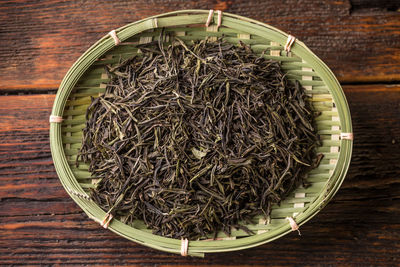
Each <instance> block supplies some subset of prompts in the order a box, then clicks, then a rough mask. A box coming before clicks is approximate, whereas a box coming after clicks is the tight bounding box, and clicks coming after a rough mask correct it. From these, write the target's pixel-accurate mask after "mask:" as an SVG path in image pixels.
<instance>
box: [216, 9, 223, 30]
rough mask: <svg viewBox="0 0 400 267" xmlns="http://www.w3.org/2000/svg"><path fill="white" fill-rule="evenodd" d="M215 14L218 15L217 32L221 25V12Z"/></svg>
mask: <svg viewBox="0 0 400 267" xmlns="http://www.w3.org/2000/svg"><path fill="white" fill-rule="evenodd" d="M217 14H218V24H217V30H218V28H219V27H220V26H221V23H222V11H221V10H217Z"/></svg>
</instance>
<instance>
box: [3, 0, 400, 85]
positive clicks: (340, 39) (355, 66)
mask: <svg viewBox="0 0 400 267" xmlns="http://www.w3.org/2000/svg"><path fill="white" fill-rule="evenodd" d="M357 3H359V1H358V2H357ZM375 5H378V4H375ZM382 5H384V4H382ZM393 5H394V6H396V4H393ZM393 5H390V8H382V9H377V10H375V9H374V10H373V12H371V10H370V9H362V8H361V9H360V6H361V7H362V5H360V4H357V5H356V6H355V7H356V10H354V9H352V5H351V4H350V3H349V1H347V0H339V1H333V0H332V1H326V2H324V3H321V2H317V1H311V0H308V1H306V2H302V4H298V3H297V1H295V0H290V1H285V2H276V1H271V0H270V1H262V2H260V1H256V0H248V1H246V2H242V1H239V0H232V1H217V2H215V1H212V0H203V1H187V2H185V4H184V5H182V2H181V1H178V0H169V1H161V0H157V1H150V2H149V1H144V0H141V1H135V4H134V5H132V3H130V2H128V1H104V0H103V1H100V0H99V1H85V2H82V1H60V0H51V1H46V2H40V1H39V2H36V1H35V2H32V1H18V2H8V1H6V2H1V3H0V10H1V11H0V24H1V25H2V30H1V32H0V40H1V46H0V73H1V74H2V78H1V79H0V90H3V91H4V90H17V89H23V90H27V89H35V90H38V89H41V90H48V89H56V88H57V87H58V85H59V84H60V82H61V79H62V78H63V76H64V75H65V73H66V72H67V70H68V69H69V68H70V66H71V65H72V64H73V62H74V61H76V60H77V59H78V57H79V56H80V55H81V54H82V53H83V52H84V51H85V50H86V49H88V48H89V47H90V45H92V44H93V43H94V42H96V41H97V40H98V39H99V38H101V37H102V36H104V35H105V34H107V33H108V32H109V31H110V30H111V29H115V28H118V27H121V26H123V25H125V24H127V23H130V22H132V21H136V20H138V19H142V18H146V17H148V16H152V15H156V14H160V13H164V12H169V11H174V10H180V9H193V8H198V9H210V8H213V9H221V10H223V11H226V12H231V13H235V14H238V15H242V16H246V17H249V18H253V19H257V20H260V21H262V22H265V23H268V24H270V25H272V26H276V27H278V28H280V29H282V30H284V31H286V32H290V33H291V34H293V35H294V36H296V37H297V38H299V39H300V40H302V41H304V42H305V43H306V44H307V45H308V46H309V47H310V48H311V49H312V50H313V51H314V52H315V53H316V54H317V55H318V56H319V57H320V58H321V59H322V60H324V61H325V62H326V63H327V65H328V66H329V67H331V68H332V69H333V71H334V73H335V74H336V75H337V77H338V78H339V80H340V81H341V82H365V81H370V82H371V81H375V82H378V81H394V80H396V81H399V80H400V72H399V71H398V68H397V66H398V65H399V64H400V46H399V43H400V34H399V32H400V13H399V12H395V11H392V10H393V9H394V7H393ZM397 6H398V4H397ZM384 7H386V6H384ZM365 10H367V11H365ZM356 11H357V12H356Z"/></svg>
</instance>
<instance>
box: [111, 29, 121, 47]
mask: <svg viewBox="0 0 400 267" xmlns="http://www.w3.org/2000/svg"><path fill="white" fill-rule="evenodd" d="M108 34H109V35H110V36H111V37H112V38H113V39H114V44H115V45H119V44H120V43H121V40H120V39H119V38H118V36H117V32H116V31H115V30H112V31H110V32H109V33H108Z"/></svg>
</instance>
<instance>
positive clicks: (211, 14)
mask: <svg viewBox="0 0 400 267" xmlns="http://www.w3.org/2000/svg"><path fill="white" fill-rule="evenodd" d="M213 14H214V10H212V9H210V12H209V13H208V18H207V22H206V27H208V26H210V22H211V19H212V16H213Z"/></svg>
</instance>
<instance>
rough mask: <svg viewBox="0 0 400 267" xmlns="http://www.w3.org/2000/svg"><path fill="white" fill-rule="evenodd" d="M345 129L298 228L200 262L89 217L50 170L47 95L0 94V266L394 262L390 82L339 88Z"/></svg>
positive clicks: (397, 165) (397, 186)
mask: <svg viewBox="0 0 400 267" xmlns="http://www.w3.org/2000/svg"><path fill="white" fill-rule="evenodd" d="M344 90H345V93H346V96H347V99H348V101H349V104H350V108H351V113H352V119H353V126H354V134H355V141H354V153H353V158H352V163H351V166H350V170H349V173H348V176H347V178H346V180H345V182H344V184H343V186H342V187H341V189H340V190H339V192H338V194H337V195H336V196H335V198H334V199H333V200H332V201H331V202H330V203H329V204H328V206H327V207H326V208H324V209H323V210H322V211H321V212H320V213H319V214H318V215H317V216H316V217H315V218H313V219H312V220H311V221H310V222H308V223H307V224H305V225H304V226H303V227H302V228H301V233H302V236H301V237H299V236H298V235H297V234H296V233H292V234H289V235H287V236H285V237H283V238H280V239H278V240H276V241H274V242H272V243H269V244H266V245H263V246H260V247H257V248H253V249H248V250H244V251H238V252H233V253H222V254H216V255H212V254H210V255H206V258H205V259H197V258H190V257H187V258H186V257H181V256H175V255H172V254H167V253H163V252H159V251H156V250H153V249H149V248H146V247H143V246H141V245H137V244H135V243H133V242H130V241H127V240H125V239H123V238H121V237H119V236H117V235H115V234H113V233H111V232H110V231H107V230H104V229H103V228H101V227H100V225H98V224H97V223H95V222H93V221H91V220H89V219H88V218H87V216H86V215H85V214H84V213H83V212H82V211H81V210H80V208H79V207H78V206H77V205H76V204H75V203H74V202H73V201H72V200H71V199H70V198H69V197H68V195H67V194H66V193H65V192H64V190H63V188H62V186H61V184H60V182H59V180H58V178H57V175H56V173H55V170H54V168H53V165H52V160H51V155H50V149H49V140H48V116H49V114H50V110H51V106H52V102H53V100H54V95H49V94H38V95H11V96H0V103H6V105H0V118H2V119H1V120H0V262H1V263H2V264H5V265H11V264H17V265H19V264H30V265H32V264H66V263H68V264H73V265H83V264H87V265H94V264H101V265H123V264H129V265H135V264H142V265H153V264H157V265H159V264H186V265H193V264H196V265H223V264H227V265H246V264H254V265H265V264H268V265H272V266H279V265H280V266H282V265H285V266H288V265H301V266H304V265H346V266H349V265H359V266H364V265H373V266H377V265H389V266H390V265H392V266H393V265H396V264H398V260H399V259H398V255H399V252H400V216H399V214H400V180H399V177H400V162H399V160H398V159H399V158H400V113H399V112H398V110H399V108H400V85H390V86H389V85H359V86H345V87H344Z"/></svg>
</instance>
